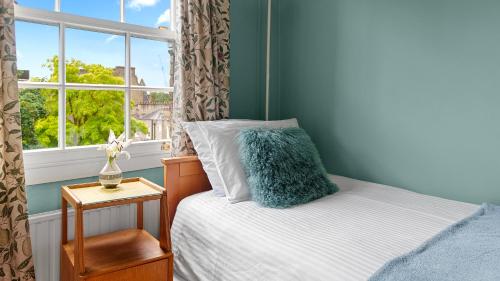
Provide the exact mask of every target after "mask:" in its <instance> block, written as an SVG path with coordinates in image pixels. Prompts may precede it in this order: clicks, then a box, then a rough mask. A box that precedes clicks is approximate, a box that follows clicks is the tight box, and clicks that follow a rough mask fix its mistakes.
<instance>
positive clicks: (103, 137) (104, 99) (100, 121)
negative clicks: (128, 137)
mask: <svg viewBox="0 0 500 281" xmlns="http://www.w3.org/2000/svg"><path fill="white" fill-rule="evenodd" d="M124 97H125V95H124V92H123V91H97V90H67V91H66V145H68V146H81V145H92V144H102V143H105V142H106V141H107V140H108V135H109V130H113V131H114V132H115V134H116V135H117V136H118V135H120V134H121V133H123V132H124V128H125V126H124V122H125V120H124V118H125V113H124V103H125V99H124Z"/></svg>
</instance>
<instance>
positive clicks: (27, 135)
mask: <svg viewBox="0 0 500 281" xmlns="http://www.w3.org/2000/svg"><path fill="white" fill-rule="evenodd" d="M19 102H20V104H21V124H22V128H21V130H22V135H23V149H34V148H38V147H39V146H40V144H39V142H38V140H37V136H36V132H35V122H36V121H37V120H38V119H42V118H45V117H47V115H48V114H47V110H46V109H45V107H44V104H45V98H44V97H43V96H42V95H41V94H40V90H39V89H24V90H21V91H20V92H19ZM56 125H57V124H56Z"/></svg>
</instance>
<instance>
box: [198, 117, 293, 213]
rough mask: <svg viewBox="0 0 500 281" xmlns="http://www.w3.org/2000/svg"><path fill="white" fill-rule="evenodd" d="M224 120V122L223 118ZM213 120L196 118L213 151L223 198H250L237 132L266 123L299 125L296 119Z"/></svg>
mask: <svg viewBox="0 0 500 281" xmlns="http://www.w3.org/2000/svg"><path fill="white" fill-rule="evenodd" d="M224 123H226V122H224ZM220 124H222V123H219V124H214V123H207V122H199V123H198V125H199V128H200V129H201V131H202V132H203V135H204V136H205V138H206V140H207V141H208V145H209V147H210V150H211V152H212V154H213V160H214V161H215V166H216V168H217V172H218V174H219V176H220V179H221V182H222V186H223V187H224V191H225V193H226V198H227V199H228V200H229V201H230V202H231V203H237V202H241V201H246V200H250V189H249V187H248V184H247V179H246V175H245V171H244V170H243V167H242V166H241V163H240V156H239V146H238V142H237V137H238V133H239V132H240V131H241V129H243V128H254V127H268V128H289V127H298V126H299V125H298V123H297V119H295V118H294V119H288V120H280V121H244V122H237V123H233V124H230V123H226V124H224V126H221V125H220Z"/></svg>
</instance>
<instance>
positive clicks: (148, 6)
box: [125, 0, 171, 28]
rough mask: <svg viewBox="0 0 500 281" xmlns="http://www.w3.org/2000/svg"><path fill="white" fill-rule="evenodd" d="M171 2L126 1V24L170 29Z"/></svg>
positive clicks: (159, 0) (152, 0)
mask: <svg viewBox="0 0 500 281" xmlns="http://www.w3.org/2000/svg"><path fill="white" fill-rule="evenodd" d="M170 21H171V16H170V0H126V1H125V22H127V23H132V24H137V25H143V26H149V27H160V26H161V27H166V28H168V27H170Z"/></svg>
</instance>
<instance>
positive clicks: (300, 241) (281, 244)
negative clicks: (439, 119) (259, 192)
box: [172, 176, 479, 281]
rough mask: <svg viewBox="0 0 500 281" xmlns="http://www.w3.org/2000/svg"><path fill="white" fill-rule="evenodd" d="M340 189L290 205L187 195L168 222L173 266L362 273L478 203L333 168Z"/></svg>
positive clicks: (189, 274)
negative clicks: (363, 178) (277, 206)
mask: <svg viewBox="0 0 500 281" xmlns="http://www.w3.org/2000/svg"><path fill="white" fill-rule="evenodd" d="M332 180H333V181H334V182H335V183H336V184H337V185H338V186H339V189H340V191H339V192H337V193H335V194H333V195H330V196H327V197H324V198H322V199H319V200H316V201H314V202H311V203H308V204H304V205H300V206H296V207H293V208H289V209H269V208H263V207H260V206H258V205H257V204H256V203H255V202H252V201H247V202H241V203H237V204H231V203H229V202H227V200H226V199H225V198H223V197H222V198H221V197H216V196H214V195H213V194H212V192H204V193H200V194H196V195H193V196H190V197H188V198H185V199H184V200H183V201H182V202H181V203H180V204H179V207H178V209H177V213H176V216H175V220H174V223H173V225H172V244H173V252H174V255H175V271H176V275H177V276H178V277H179V279H183V280H189V281H196V280H217V281H222V280H231V281H235V280H287V281H288V280H290V281H291V280H301V281H304V280H330V281H331V280H341V281H349V280H366V279H368V278H369V277H370V276H371V275H372V274H373V273H375V271H377V270H378V269H379V268H380V267H382V265H384V263H386V262H388V261H389V260H391V259H393V258H395V257H398V256H400V255H402V254H405V253H407V252H409V251H411V250H413V249H415V248H417V247H418V246H419V245H421V244H422V243H423V242H425V241H426V240H428V239H430V238H431V237H432V236H434V235H435V234H437V233H438V232H440V231H441V230H443V229H444V228H446V227H447V226H449V225H451V224H453V223H455V222H457V221H459V220H461V219H463V218H465V217H467V216H469V215H471V214H472V213H474V212H475V211H476V210H477V209H478V208H479V206H477V205H473V204H468V203H462V202H457V201H451V200H446V199H442V198H437V197H432V196H426V195H422V194H418V193H414V192H411V191H407V190H404V189H399V188H395V187H390V186H384V185H380V184H374V183H369V182H364V181H359V180H354V179H349V178H345V177H339V176H332Z"/></svg>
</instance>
